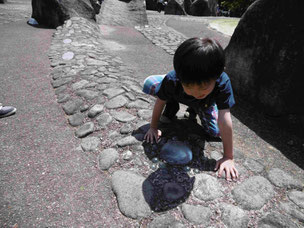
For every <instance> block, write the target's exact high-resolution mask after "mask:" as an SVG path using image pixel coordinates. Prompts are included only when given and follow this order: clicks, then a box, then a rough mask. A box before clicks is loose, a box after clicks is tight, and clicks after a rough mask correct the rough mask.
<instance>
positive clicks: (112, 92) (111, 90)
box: [103, 88, 125, 99]
mask: <svg viewBox="0 0 304 228" xmlns="http://www.w3.org/2000/svg"><path fill="white" fill-rule="evenodd" d="M124 92H125V90H124V89H122V88H109V89H106V90H104V91H103V94H104V95H106V96H107V97H108V98H109V99H112V98H113V97H116V96H118V95H120V94H122V93H124Z"/></svg>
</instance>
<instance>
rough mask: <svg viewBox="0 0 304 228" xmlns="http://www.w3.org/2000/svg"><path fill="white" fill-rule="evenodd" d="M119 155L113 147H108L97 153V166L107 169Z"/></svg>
mask: <svg viewBox="0 0 304 228" xmlns="http://www.w3.org/2000/svg"><path fill="white" fill-rule="evenodd" d="M118 158H119V155H118V152H117V151H116V150H115V149H112V148H109V149H105V150H103V151H101V152H100V154H99V155H98V167H99V169H101V170H108V169H109V168H110V167H111V166H112V165H114V164H115V162H116V161H117V160H118Z"/></svg>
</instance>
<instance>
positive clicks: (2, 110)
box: [0, 104, 17, 118]
mask: <svg viewBox="0 0 304 228" xmlns="http://www.w3.org/2000/svg"><path fill="white" fill-rule="evenodd" d="M16 111H17V109H16V108H14V107H12V106H2V105H1V104H0V118H2V117H6V116H10V115H13V114H14V113H15V112H16Z"/></svg>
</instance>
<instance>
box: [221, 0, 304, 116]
mask: <svg viewBox="0 0 304 228" xmlns="http://www.w3.org/2000/svg"><path fill="white" fill-rule="evenodd" d="M303 11H304V1H303V0H294V1H285V0H257V1H256V2H255V3H253V4H252V5H251V6H250V7H249V8H248V10H247V11H246V12H245V14H244V15H243V17H242V18H241V20H240V22H239V24H238V26H237V27H236V29H235V32H234V34H233V35H232V37H231V40H230V43H229V45H228V47H227V48H226V50H225V54H226V61H227V62H226V72H227V73H228V74H229V75H230V77H231V81H232V84H233V88H234V91H235V93H236V95H237V96H239V97H242V98H246V99H248V100H249V101H250V102H251V103H253V104H255V105H256V107H258V108H259V110H261V111H262V110H263V111H265V112H266V113H267V114H269V115H275V116H279V115H283V114H290V113H293V114H300V115H303V114H304V89H303V88H302V87H303V86H302V84H303V78H302V77H303V73H302V66H303V63H304V48H303V47H304V33H303V23H302V21H301V20H300V17H299V15H302V12H303Z"/></svg>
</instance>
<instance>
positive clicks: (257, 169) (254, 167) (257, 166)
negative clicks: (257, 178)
mask: <svg viewBox="0 0 304 228" xmlns="http://www.w3.org/2000/svg"><path fill="white" fill-rule="evenodd" d="M243 164H244V166H245V167H246V168H247V169H249V170H251V171H252V172H254V173H261V172H263V170H264V166H263V165H262V164H261V163H260V162H258V161H256V160H253V159H250V158H248V159H246V160H245V162H244V163H243Z"/></svg>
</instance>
